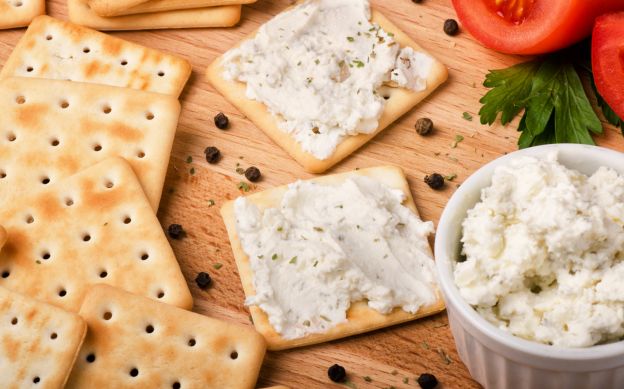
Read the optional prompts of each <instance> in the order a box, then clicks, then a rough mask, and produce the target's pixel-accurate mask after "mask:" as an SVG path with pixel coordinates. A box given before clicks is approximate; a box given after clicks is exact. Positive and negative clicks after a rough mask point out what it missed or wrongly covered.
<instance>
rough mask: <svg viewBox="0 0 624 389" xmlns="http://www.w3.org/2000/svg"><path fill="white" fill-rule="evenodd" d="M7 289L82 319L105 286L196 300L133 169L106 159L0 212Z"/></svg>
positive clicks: (1, 268) (1, 266) (187, 303)
mask: <svg viewBox="0 0 624 389" xmlns="http://www.w3.org/2000/svg"><path fill="white" fill-rule="evenodd" d="M0 223H1V224H2V225H3V226H4V228H5V229H6V231H7V233H8V239H7V242H6V244H5V245H4V248H3V249H2V251H1V252H0V274H2V276H3V277H1V278H0V286H3V287H6V288H8V289H10V290H13V291H16V292H19V293H23V294H25V295H27V296H29V297H32V298H36V299H38V300H41V301H44V302H47V303H50V304H53V305H56V306H58V307H61V308H64V309H66V310H68V311H78V309H79V308H80V304H81V303H82V299H83V298H84V296H85V295H86V293H87V292H88V291H89V289H91V287H92V286H93V285H94V284H98V283H106V284H109V285H113V286H116V287H120V288H123V289H126V290H128V291H130V292H134V293H137V294H141V295H144V296H147V297H150V298H152V299H154V300H158V301H162V302H164V303H168V304H172V305H176V306H179V307H182V308H187V309H190V308H191V307H192V306H193V300H192V298H191V294H190V291H189V288H188V285H187V283H186V280H185V279H184V276H183V275H182V272H181V271H180V266H179V265H178V262H177V260H176V258H175V256H174V253H173V250H172V249H171V246H169V242H168V241H167V237H166V236H165V233H164V231H163V229H162V227H161V225H160V222H159V221H158V219H157V218H156V215H154V210H153V209H152V207H151V206H150V204H149V202H148V201H147V198H146V197H145V194H144V193H143V189H142V188H141V185H140V184H139V181H138V180H137V178H136V176H135V174H134V172H133V171H132V168H131V167H130V165H128V163H127V162H126V161H125V160H124V159H123V158H121V157H114V158H110V159H107V160H105V161H102V162H100V163H98V164H97V165H94V166H92V167H90V168H88V169H85V170H83V171H81V172H79V173H78V174H76V175H73V176H71V177H68V178H66V179H63V180H59V181H57V182H56V183H53V184H50V185H49V187H47V188H46V189H44V190H42V191H39V192H38V193H36V194H33V195H31V196H27V197H24V198H23V199H20V200H19V201H14V202H12V203H10V204H3V205H2V207H0Z"/></svg>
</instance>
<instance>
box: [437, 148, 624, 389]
mask: <svg viewBox="0 0 624 389" xmlns="http://www.w3.org/2000/svg"><path fill="white" fill-rule="evenodd" d="M555 150H557V151H558V152H559V162H560V163H562V164H563V165H565V166H567V167H569V168H572V169H576V170H578V171H580V172H582V173H584V174H592V173H593V172H594V171H596V170H597V169H598V168H599V167H600V166H608V167H611V168H613V169H615V170H616V171H618V172H619V173H620V174H624V154H622V153H619V152H616V151H613V150H609V149H605V148H602V147H596V146H587V145H572V144H559V145H547V146H539V147H533V148H529V149H525V150H520V151H517V152H514V153H511V154H508V155H506V156H504V157H501V158H498V159H496V160H495V161H493V162H490V163H488V164H487V165H485V166H483V167H482V168H481V169H479V170H478V171H477V172H475V173H474V174H473V175H472V176H470V177H469V178H468V179H467V180H466V182H464V183H463V184H462V185H461V186H460V187H459V189H457V191H456V192H455V194H454V195H453V196H452V197H451V199H450V200H449V202H448V204H447V205H446V208H445V209H444V212H443V214H442V218H441V219H440V223H439V225H438V229H437V233H436V240H435V257H436V266H437V269H438V273H439V279H440V285H441V289H442V293H443V294H444V299H445V301H446V306H447V312H448V317H449V322H450V326H451V332H452V333H453V337H454V338H455V344H456V346H457V351H458V352H459V356H460V357H461V359H462V361H463V362H464V363H465V364H466V366H467V367H468V370H469V371H470V374H471V375H472V377H473V378H474V379H475V380H476V381H478V382H479V383H480V384H482V385H483V386H485V387H486V388H488V389H524V388H540V389H543V388H547V389H581V388H582V389H585V388H590V389H593V388H596V389H609V388H613V389H616V388H624V341H621V342H617V343H612V344H606V345H598V346H593V347H588V348H576V349H573V348H562V347H554V346H548V345H544V344H540V343H537V342H531V341H528V340H525V339H522V338H519V337H516V336H513V335H511V334H510V333H508V332H505V331H503V330H501V329H499V328H497V327H495V326H494V325H492V324H490V323H489V322H488V321H486V320H485V319H484V318H482V317H481V316H480V315H479V314H478V313H477V312H476V311H475V310H474V309H473V308H472V307H471V306H470V305H469V304H468V303H466V302H465V301H464V300H463V298H462V297H461V296H460V294H459V290H458V289H457V286H456V285H455V282H454V280H453V268H454V265H453V264H454V263H455V261H456V260H457V257H458V255H459V250H460V249H459V247H460V245H459V240H460V237H461V223H462V221H463V220H464V218H465V217H466V212H467V210H468V209H470V208H472V207H473V206H474V205H475V204H476V203H477V202H478V201H479V198H480V195H481V189H483V188H485V187H487V186H489V185H490V183H491V178H492V174H493V172H494V169H495V168H496V167H497V166H501V165H506V164H508V163H509V162H510V161H511V160H512V159H514V158H517V157H520V156H536V157H544V156H546V155H547V154H549V153H550V152H552V151H555ZM622 282H624V280H622Z"/></svg>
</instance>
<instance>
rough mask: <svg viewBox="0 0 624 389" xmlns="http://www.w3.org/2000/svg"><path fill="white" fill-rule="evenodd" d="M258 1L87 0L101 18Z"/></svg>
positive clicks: (254, 0)
mask: <svg viewBox="0 0 624 389" xmlns="http://www.w3.org/2000/svg"><path fill="white" fill-rule="evenodd" d="M256 1H257V0H87V4H89V6H90V7H91V9H92V10H93V11H94V12H95V13H96V14H98V15H99V16H104V17H111V16H123V15H135V14H142V13H152V12H162V11H174V10H181V9H192V8H205V7H216V6H220V5H241V4H250V3H255V2H256Z"/></svg>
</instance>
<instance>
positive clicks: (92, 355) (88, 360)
mask: <svg viewBox="0 0 624 389" xmlns="http://www.w3.org/2000/svg"><path fill="white" fill-rule="evenodd" d="M85 359H86V360H87V362H89V363H93V362H95V354H93V353H91V354H89V355H87V357H86V358H85Z"/></svg>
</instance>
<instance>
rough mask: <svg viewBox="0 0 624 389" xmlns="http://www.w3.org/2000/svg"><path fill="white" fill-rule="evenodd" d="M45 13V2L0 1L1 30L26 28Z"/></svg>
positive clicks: (25, 0) (34, 0) (23, 0)
mask: <svg viewBox="0 0 624 389" xmlns="http://www.w3.org/2000/svg"><path fill="white" fill-rule="evenodd" d="M44 12H45V0H0V29H4V28H15V27H25V26H27V25H28V23H30V22H31V21H32V20H33V19H34V18H35V17H36V16H38V15H41V14H43V13H44Z"/></svg>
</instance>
